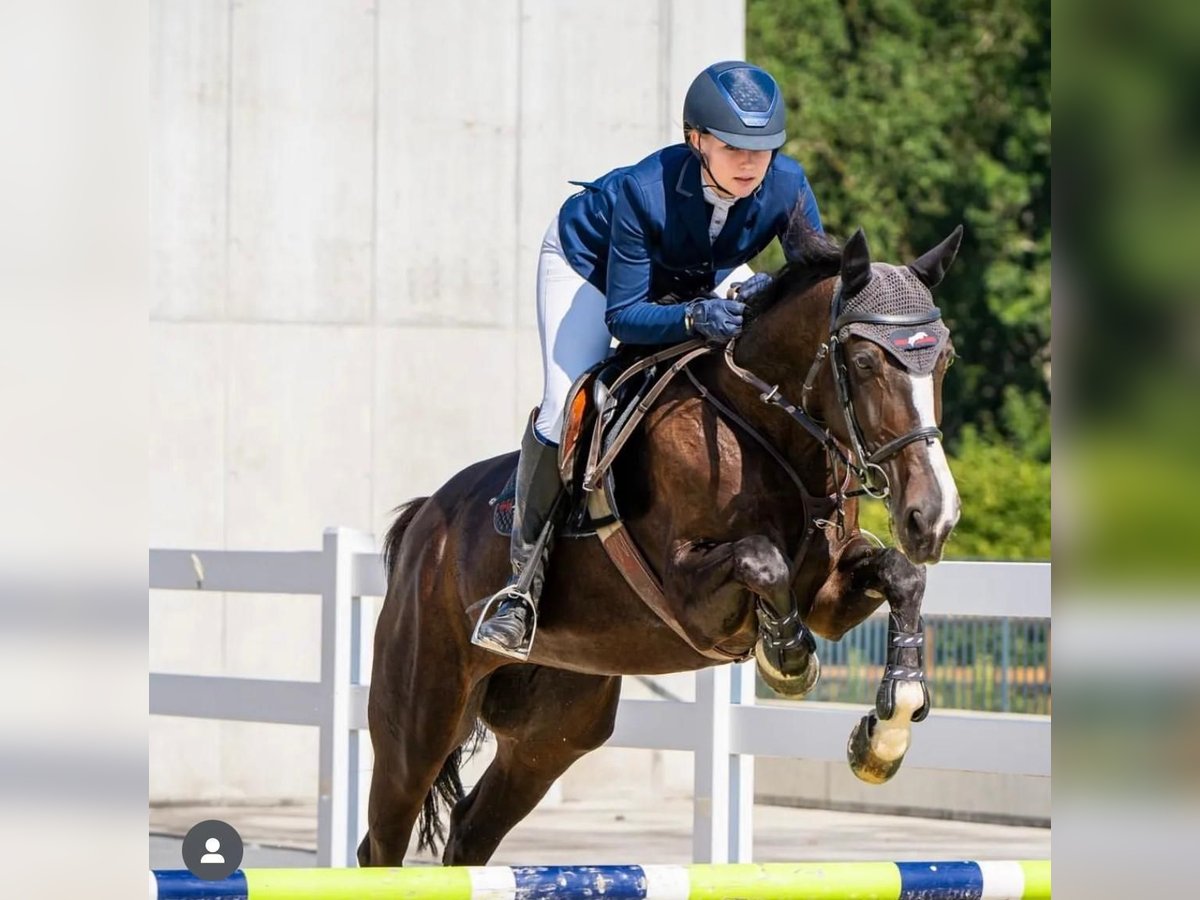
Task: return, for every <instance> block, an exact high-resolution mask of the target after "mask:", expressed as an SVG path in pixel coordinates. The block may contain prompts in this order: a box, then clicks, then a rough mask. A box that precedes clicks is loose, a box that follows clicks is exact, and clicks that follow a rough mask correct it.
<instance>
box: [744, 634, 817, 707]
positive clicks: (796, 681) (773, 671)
mask: <svg viewBox="0 0 1200 900" xmlns="http://www.w3.org/2000/svg"><path fill="white" fill-rule="evenodd" d="M754 657H755V661H756V663H757V664H758V673H759V675H761V676H762V680H763V682H764V683H765V684H766V685H767V687H769V688H770V689H771V690H773V691H774V692H775V693H776V694H779V695H780V696H781V697H788V698H791V699H793V700H796V699H799V698H801V697H804V696H806V695H807V694H808V693H809V692H810V691H811V690H812V689H813V688H815V687H816V686H817V682H818V681H820V680H821V660H820V659H819V658H818V657H817V652H816V651H815V650H814V651H812V652H811V653H810V654H809V655H808V665H807V666H806V667H805V668H804V671H802V672H799V673H797V674H795V675H785V674H784V673H783V672H781V671H779V669H777V668H776V667H775V666H773V665H772V664H771V663H770V661H769V659H768V655H767V653H766V652H765V651H764V649H763V644H762V641H761V640H760V641H759V642H758V643H757V644H756V645H755V647H754Z"/></svg>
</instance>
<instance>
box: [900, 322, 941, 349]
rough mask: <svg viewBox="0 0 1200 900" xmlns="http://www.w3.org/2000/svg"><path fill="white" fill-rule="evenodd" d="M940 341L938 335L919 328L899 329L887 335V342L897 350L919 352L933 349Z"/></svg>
mask: <svg viewBox="0 0 1200 900" xmlns="http://www.w3.org/2000/svg"><path fill="white" fill-rule="evenodd" d="M940 340H941V339H940V338H939V337H938V335H936V334H933V333H932V332H929V331H926V330H925V329H923V328H921V327H920V326H918V327H916V328H899V329H897V330H896V331H893V332H892V333H891V334H889V335H888V341H889V342H890V343H891V345H892V346H893V347H895V348H896V349H897V350H904V351H908V350H921V349H923V348H925V347H934V346H936V345H937V344H938V342H939V341H940Z"/></svg>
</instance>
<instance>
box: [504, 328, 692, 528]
mask: <svg viewBox="0 0 1200 900" xmlns="http://www.w3.org/2000/svg"><path fill="white" fill-rule="evenodd" d="M709 349H710V348H708V347H705V346H704V345H703V343H702V342H700V341H690V342H688V343H685V344H678V345H676V346H673V347H670V348H667V349H666V350H661V349H655V348H646V347H629V346H622V347H619V348H618V350H617V352H616V353H615V354H614V355H613V356H610V357H608V358H607V359H604V360H601V361H600V362H599V363H597V364H596V365H594V366H592V367H591V368H590V369H588V371H586V372H584V373H583V375H581V376H579V378H577V379H576V380H575V383H574V384H573V385H572V386H571V389H570V391H568V393H567V402H566V407H565V410H564V415H563V436H562V441H561V443H560V444H559V450H558V464H559V473H560V475H561V476H562V481H563V486H564V488H565V489H566V490H567V491H568V492H569V494H570V502H569V504H568V506H569V509H570V514H569V515H568V516H567V519H566V521H565V523H564V524H563V525H562V526H561V527H560V528H559V530H558V537H560V538H582V537H592V536H594V535H595V534H596V528H597V527H598V526H603V525H608V524H611V523H612V522H614V521H620V519H621V516H620V513H619V512H618V510H619V506H618V504H617V489H616V479H615V476H614V474H613V463H614V462H615V461H616V458H617V456H618V455H619V454H620V452H621V450H622V449H623V448H624V447H625V444H626V443H627V442H628V440H629V438H630V437H631V436H632V435H633V434H634V432H635V431H636V429H637V426H638V425H639V423H640V422H641V420H642V418H643V417H644V416H645V414H646V412H648V411H649V409H650V407H651V406H652V405H653V403H654V401H655V400H656V399H658V397H659V395H660V394H661V393H662V392H663V390H665V389H666V387H667V385H668V384H669V383H670V382H671V381H672V380H673V379H674V377H675V376H676V375H678V374H679V372H681V371H682V370H683V368H684V367H685V366H686V365H687V363H688V362H690V361H691V360H692V359H694V358H696V357H697V356H699V355H701V354H702V353H706V352H709ZM672 360H675V361H676V362H675V364H673V365H670V363H671V362H672ZM516 479H517V472H516V466H515V465H514V466H513V470H512V472H511V473H510V475H509V477H508V481H506V482H505V484H504V487H503V488H502V489H501V491H500V492H499V493H498V494H497V495H496V496H495V497H494V498H492V500H491V505H492V509H493V512H492V524H493V525H494V526H495V528H496V531H497V532H499V533H500V534H502V535H505V536H508V535H510V534H512V527H513V504H514V502H515V499H516ZM594 490H601V491H603V492H604V497H605V500H606V502H607V504H608V506H609V508H610V509H611V513H610V514H609V515H607V516H604V517H602V518H601V519H600V520H599V521H593V519H592V516H591V514H590V513H589V511H588V506H589V503H588V495H589V494H590V493H591V492H592V491H594Z"/></svg>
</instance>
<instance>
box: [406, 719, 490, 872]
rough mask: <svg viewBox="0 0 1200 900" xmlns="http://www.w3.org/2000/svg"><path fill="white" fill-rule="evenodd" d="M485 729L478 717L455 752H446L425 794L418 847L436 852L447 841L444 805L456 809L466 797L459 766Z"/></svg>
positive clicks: (418, 848)
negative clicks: (455, 806) (443, 822)
mask: <svg viewBox="0 0 1200 900" xmlns="http://www.w3.org/2000/svg"><path fill="white" fill-rule="evenodd" d="M485 733H486V729H485V728H484V726H483V723H482V722H480V721H479V720H476V721H475V724H474V726H473V727H472V729H471V734H470V735H469V736H468V737H467V739H466V740H465V741H464V742H463V743H462V745H461V746H458V747H455V748H454V752H453V753H451V754H450V755H449V756H447V757H446V761H445V762H444V763H442V770H441V771H440V772H438V776H437V778H435V779H434V780H433V787H431V788H430V789H429V793H428V794H427V795H426V796H425V803H424V805H423V806H422V807H421V815H420V818H419V820H418V824H417V850H418V851H421V850H428V851H429V852H430V853H435V854H436V853H437V845H438V843H439V842H443V843H444V842H445V840H446V829H445V826H444V825H442V816H441V808H442V807H443V806H445V807H446V808H447V809H453V808H454V804H456V803H458V801H459V800H461V799H462V798H463V786H462V778H460V777H459V774H458V769H459V766H461V765H462V764H463V763H464V762H466V761H467V760H468V759H470V758H471V757H472V756H473V755H474V754H475V751H477V750H478V749H479V745H480V744H482V743H483V737H484V734H485Z"/></svg>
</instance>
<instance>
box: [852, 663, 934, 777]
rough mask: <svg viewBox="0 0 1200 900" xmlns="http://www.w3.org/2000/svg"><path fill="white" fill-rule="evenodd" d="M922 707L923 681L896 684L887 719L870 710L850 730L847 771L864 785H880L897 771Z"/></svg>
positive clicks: (924, 702) (924, 704)
mask: <svg viewBox="0 0 1200 900" xmlns="http://www.w3.org/2000/svg"><path fill="white" fill-rule="evenodd" d="M926 708H927V705H926V700H925V686H924V684H919V683H916V682H909V683H907V684H901V685H898V686H897V688H896V697H895V712H894V713H893V714H892V717H891V718H890V719H881V718H879V716H878V714H877V713H876V712H875V710H871V711H870V712H869V713H867V714H866V715H865V716H863V717H862V719H861V720H860V721H859V723H858V724H857V725H855V726H854V730H853V731H851V732H850V741H849V743H847V744H846V760H847V762H849V763H850V771H851V772H853V773H854V774H855V775H857V776H858V777H859V778H860V779H861V780H862V781H865V782H867V784H883V783H884V782H885V781H887V780H888V779H890V778H891V777H892V776H893V775H895V774H896V773H897V772H898V771H900V764H901V763H902V762H904V754H905V753H907V752H908V745H909V742H910V741H911V739H912V722H913V718H914V716H915V715H916V714H917V713H919V712H920V711H921V710H922V709H926Z"/></svg>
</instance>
